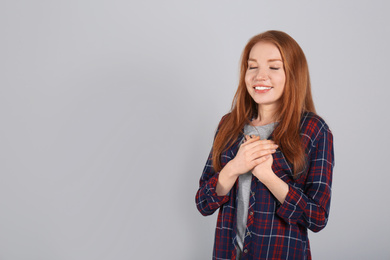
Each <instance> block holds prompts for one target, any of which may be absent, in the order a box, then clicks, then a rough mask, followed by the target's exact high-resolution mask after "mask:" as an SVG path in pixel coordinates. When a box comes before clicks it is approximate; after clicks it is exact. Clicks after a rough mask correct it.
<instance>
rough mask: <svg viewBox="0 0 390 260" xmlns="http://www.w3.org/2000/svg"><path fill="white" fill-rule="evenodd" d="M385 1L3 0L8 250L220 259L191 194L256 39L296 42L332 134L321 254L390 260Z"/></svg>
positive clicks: (38, 257)
mask: <svg viewBox="0 0 390 260" xmlns="http://www.w3.org/2000/svg"><path fill="white" fill-rule="evenodd" d="M388 10H389V4H388V3H387V1H260V0H258V1H222V0H217V1H192V2H190V1H157V0H154V1H124V0H123V1H120V0H110V1H108V0H105V1H88V0H71V1H48V0H46V1H44V0H38V1H27V0H16V1H14V0H12V1H11V0H2V1H1V3H0V30H1V31H0V33H1V36H0V37H1V41H0V119H1V125H0V174H1V179H0V259H1V260H22V259H23V260H24V259H28V260H53V259H55V260H73V259H74V260H84V259H96V260H100V259H102V260H103V259H178V260H181V259H191V260H198V259H210V258H211V251H212V246H213V236H214V228H215V221H216V214H215V215H214V216H211V217H207V218H205V217H202V216H201V215H200V214H199V212H197V210H196V207H195V202H194V197H195V193H196V191H197V188H198V180H199V178H200V175H201V172H202V169H203V166H204V163H205V161H206V158H207V155H208V153H209V150H210V148H211V144H212V139H213V135H214V130H215V127H216V125H217V123H218V121H219V119H220V117H221V116H222V115H223V114H225V113H226V112H228V110H229V108H230V104H231V101H232V98H233V94H234V92H235V89H236V86H237V81H238V61H239V57H240V54H241V51H242V49H243V47H244V45H245V44H246V42H247V40H248V39H249V38H250V37H251V36H253V35H255V34H257V33H260V32H263V31H265V30H269V29H277V30H283V31H286V32H287V33H289V34H290V35H291V36H292V37H294V38H295V39H296V40H297V41H298V43H299V44H300V45H301V47H302V48H303V50H304V52H305V53H306V56H307V59H308V61H309V66H310V71H311V78H312V87H313V92H314V98H315V103H316V106H317V112H318V113H319V114H320V115H321V116H322V117H323V118H324V119H325V120H326V121H327V122H328V124H329V125H330V127H331V128H332V130H333V133H334V137H335V154H336V167H335V170H334V185H333V198H332V207H331V215H330V220H329V223H328V226H327V227H326V228H325V229H324V230H323V231H321V232H320V233H318V234H314V233H310V239H311V246H312V252H313V258H314V259H326V260H327V259H389V258H390V249H389V246H388V244H389V239H388V234H389V233H390V228H389V225H388V223H387V222H388V220H389V219H390V207H389V205H388V199H389V195H388V194H389V189H388V187H389V181H390V177H389V167H388V166H387V163H388V162H387V161H388V155H389V153H388V147H389V146H390V143H389V138H388V135H387V133H388V127H389V119H388V118H389V116H388V111H389V93H390V91H389V87H388V85H389V84H388V79H389V73H388V68H389V65H388V61H389V60H390V55H389V51H388V46H389V45H390V39H389V35H390V34H389V26H388V24H389V23H390V18H389V16H388Z"/></svg>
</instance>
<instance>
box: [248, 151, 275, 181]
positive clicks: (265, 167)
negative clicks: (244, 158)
mask: <svg viewBox="0 0 390 260" xmlns="http://www.w3.org/2000/svg"><path fill="white" fill-rule="evenodd" d="M273 162H274V159H273V157H272V155H268V159H267V160H265V161H264V162H262V163H260V164H259V165H257V166H256V167H255V168H253V170H252V173H253V175H255V176H256V178H257V179H259V181H261V182H262V183H264V182H266V181H268V180H270V179H271V178H272V177H275V173H274V171H273V170H272V164H273Z"/></svg>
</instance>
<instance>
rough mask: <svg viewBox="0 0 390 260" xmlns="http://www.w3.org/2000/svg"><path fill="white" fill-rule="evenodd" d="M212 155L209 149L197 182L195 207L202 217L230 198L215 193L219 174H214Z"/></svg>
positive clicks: (211, 212) (228, 195)
mask: <svg viewBox="0 0 390 260" xmlns="http://www.w3.org/2000/svg"><path fill="white" fill-rule="evenodd" d="M226 116H227V115H225V116H223V117H222V119H221V121H220V122H219V124H218V130H219V127H220V126H221V123H222V122H223V120H224V119H225V118H226ZM218 130H217V133H218ZM217 133H216V134H215V136H217ZM215 136H214V138H215ZM212 153H213V150H212V149H211V152H210V154H209V157H208V158H207V162H206V165H205V167H204V169H203V173H202V176H201V178H200V181H199V189H198V192H197V193H196V197H195V201H196V207H197V208H198V210H199V212H200V213H201V214H202V215H203V216H208V215H211V214H213V213H214V212H215V211H216V210H217V209H218V208H219V207H220V206H221V205H223V204H224V203H226V202H227V201H229V198H230V192H229V193H228V194H227V195H225V196H218V195H217V193H216V192H215V189H216V187H217V182H218V176H219V172H216V171H215V169H214V167H213V161H212ZM223 159H224V161H225V160H230V159H232V158H226V157H225V158H223Z"/></svg>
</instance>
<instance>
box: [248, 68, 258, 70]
mask: <svg viewBox="0 0 390 260" xmlns="http://www.w3.org/2000/svg"><path fill="white" fill-rule="evenodd" d="M248 69H249V70H253V69H257V67H249V68H248Z"/></svg>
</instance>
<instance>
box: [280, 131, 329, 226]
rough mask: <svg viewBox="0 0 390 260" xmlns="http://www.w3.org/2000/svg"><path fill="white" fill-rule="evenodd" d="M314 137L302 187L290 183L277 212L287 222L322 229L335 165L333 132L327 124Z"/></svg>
mask: <svg viewBox="0 0 390 260" xmlns="http://www.w3.org/2000/svg"><path fill="white" fill-rule="evenodd" d="M317 140H318V141H316V142H315V144H314V145H315V147H313V149H314V150H313V151H312V152H311V157H310V161H309V166H308V167H309V170H308V173H307V178H306V182H305V185H304V190H301V189H299V188H297V187H295V186H294V185H292V184H289V185H288V186H289V190H288V193H287V196H286V198H285V200H284V202H283V204H282V205H281V206H280V207H279V208H278V210H277V212H276V214H277V215H278V216H279V217H281V218H282V219H284V220H285V221H286V222H287V223H289V224H301V225H303V226H305V227H307V228H309V229H310V230H312V231H313V232H318V231H320V230H321V229H323V228H324V227H325V226H326V223H327V221H328V216H329V208H330V198H331V185H332V172H333V166H334V154H333V135H332V133H331V131H330V130H329V129H328V127H327V126H326V125H325V126H324V127H323V128H322V129H321V132H320V133H319V136H318V137H317Z"/></svg>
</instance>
